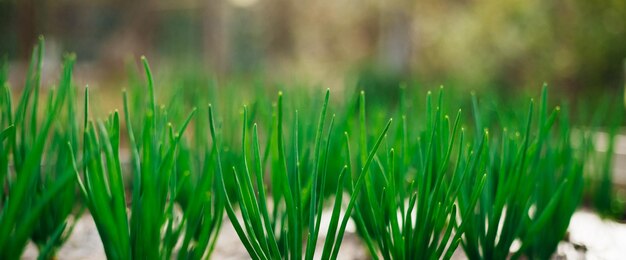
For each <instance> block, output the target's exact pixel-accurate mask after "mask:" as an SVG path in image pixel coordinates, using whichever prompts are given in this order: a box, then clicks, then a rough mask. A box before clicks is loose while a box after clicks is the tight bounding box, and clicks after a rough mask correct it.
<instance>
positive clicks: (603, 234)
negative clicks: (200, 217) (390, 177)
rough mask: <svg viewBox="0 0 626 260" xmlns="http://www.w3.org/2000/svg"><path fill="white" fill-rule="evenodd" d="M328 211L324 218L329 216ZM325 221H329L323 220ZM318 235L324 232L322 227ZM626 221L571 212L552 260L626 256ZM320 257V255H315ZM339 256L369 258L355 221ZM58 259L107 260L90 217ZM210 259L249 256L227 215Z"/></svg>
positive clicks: (29, 255)
mask: <svg viewBox="0 0 626 260" xmlns="http://www.w3.org/2000/svg"><path fill="white" fill-rule="evenodd" d="M328 213H329V212H325V214H324V218H325V219H327V220H328V219H329V215H328ZM324 223H328V221H325V222H324ZM321 229H322V230H321V231H320V234H324V233H325V227H324V226H322V228H321ZM323 239H324V237H320V240H321V241H319V242H318V246H317V249H316V250H318V251H321V249H322V248H321V247H322V245H323ZM624 242H626V224H620V223H616V222H612V221H605V220H602V219H600V217H598V216H597V215H596V214H594V213H592V212H589V211H584V210H582V211H578V212H576V213H575V214H574V217H573V218H572V221H571V223H570V227H569V241H564V242H561V244H560V245H559V248H558V252H557V254H556V255H555V259H623V257H624V256H626V247H624ZM316 255H318V257H319V254H316ZM36 258H37V248H36V247H35V246H34V245H33V244H32V243H31V244H29V245H28V247H27V249H26V251H25V253H24V255H23V256H22V259H36ZM338 258H339V259H345V260H360V259H369V257H368V252H367V249H366V248H364V245H363V244H362V243H361V241H360V240H359V238H358V236H357V235H356V233H355V227H354V224H352V223H351V224H350V225H348V228H347V230H346V236H345V237H344V241H343V244H342V246H341V250H340V251H339V257H338ZM58 259H67V260H79V259H81V260H82V259H85V260H87V259H89V260H100V259H106V257H105V254H104V249H103V248H102V243H101V241H100V237H99V236H98V231H97V230H96V226H95V224H94V222H93V219H92V218H91V215H88V214H85V215H84V216H83V217H82V218H81V219H80V220H79V221H78V223H77V224H76V227H75V229H74V232H73V233H72V235H71V236H70V238H69V240H68V241H67V243H66V244H65V245H64V246H63V248H62V249H61V250H60V252H59V253H58ZM212 259H225V260H228V259H230V260H235V259H250V257H249V256H248V253H247V252H246V250H245V248H244V247H243V245H242V244H241V242H239V238H238V237H237V234H236V233H235V230H234V229H233V227H232V225H231V224H230V221H229V220H228V218H226V220H225V222H224V224H223V226H222V230H221V232H220V236H219V238H218V240H217V246H216V249H215V251H214V253H213V255H212ZM453 259H465V257H464V255H463V252H462V250H460V249H459V250H457V252H456V253H455V254H454V257H453Z"/></svg>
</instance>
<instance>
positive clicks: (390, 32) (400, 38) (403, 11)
mask: <svg viewBox="0 0 626 260" xmlns="http://www.w3.org/2000/svg"><path fill="white" fill-rule="evenodd" d="M395 3H396V4H390V5H389V6H387V8H384V7H383V8H382V10H381V14H380V34H379V37H380V38H379V45H378V58H379V62H380V63H381V65H382V68H383V69H384V70H385V71H387V72H389V73H392V74H394V75H398V76H399V75H406V74H408V73H409V72H410V65H411V58H412V57H413V56H412V52H413V30H412V28H413V27H412V25H411V23H412V16H411V13H410V12H411V10H410V8H408V7H409V6H410V5H408V4H403V3H404V2H395Z"/></svg>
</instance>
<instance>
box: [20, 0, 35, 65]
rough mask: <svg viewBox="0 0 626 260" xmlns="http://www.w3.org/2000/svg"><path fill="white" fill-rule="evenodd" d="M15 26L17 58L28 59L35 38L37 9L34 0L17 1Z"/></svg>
mask: <svg viewBox="0 0 626 260" xmlns="http://www.w3.org/2000/svg"><path fill="white" fill-rule="evenodd" d="M16 9H17V17H16V19H17V26H18V27H19V29H18V44H17V52H18V55H17V58H18V59H20V60H28V58H29V57H30V53H31V51H32V46H33V44H35V42H36V40H37V34H38V32H37V24H36V20H35V19H36V17H37V16H36V15H37V12H36V11H37V9H36V4H35V0H22V1H17V8H16Z"/></svg>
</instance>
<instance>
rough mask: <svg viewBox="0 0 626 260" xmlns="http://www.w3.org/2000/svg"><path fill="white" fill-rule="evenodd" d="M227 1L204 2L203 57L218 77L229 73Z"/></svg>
mask: <svg viewBox="0 0 626 260" xmlns="http://www.w3.org/2000/svg"><path fill="white" fill-rule="evenodd" d="M224 2H225V1H203V2H202V3H203V7H202V9H203V11H202V13H203V18H202V25H201V26H202V31H203V40H202V42H203V44H202V50H203V56H204V59H205V60H206V61H208V63H209V64H208V65H209V66H210V67H211V69H212V70H213V71H214V72H215V73H217V74H218V75H224V74H225V73H228V71H229V64H230V63H229V60H228V52H229V47H228V46H229V40H228V38H229V37H228V35H227V28H226V27H227V18H228V14H227V12H226V11H227V10H226V6H225V3H224Z"/></svg>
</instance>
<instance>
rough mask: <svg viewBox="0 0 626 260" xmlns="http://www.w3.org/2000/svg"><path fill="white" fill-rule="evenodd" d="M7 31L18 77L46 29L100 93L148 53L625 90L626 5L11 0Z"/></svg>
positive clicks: (5, 42) (50, 47)
mask: <svg viewBox="0 0 626 260" xmlns="http://www.w3.org/2000/svg"><path fill="white" fill-rule="evenodd" d="M0 35H1V37H2V40H1V41H0V55H5V54H6V55H7V57H8V59H9V61H10V63H11V75H12V76H11V78H12V80H11V81H12V82H20V79H23V78H24V77H23V73H22V71H24V70H25V68H26V64H27V61H28V59H29V57H30V52H31V50H32V46H33V44H34V43H35V42H36V38H37V36H38V35H45V37H46V57H48V58H49V60H50V61H51V62H47V63H46V66H47V67H48V68H52V69H51V70H54V65H55V64H58V63H60V62H59V61H60V57H61V55H62V54H63V53H64V52H66V51H71V52H75V53H76V54H77V56H78V67H77V73H76V77H77V78H79V79H80V80H79V83H80V82H81V81H83V83H89V84H90V85H92V84H95V85H100V86H109V85H111V86H115V85H116V84H117V82H119V80H122V79H124V77H125V76H126V73H125V67H126V65H127V64H128V63H129V62H131V63H132V62H133V61H135V62H136V60H137V58H138V57H139V56H140V55H146V56H147V57H148V58H149V59H150V60H151V62H152V64H153V67H155V70H157V73H159V72H163V73H165V72H167V71H174V68H175V69H176V70H178V71H182V70H191V71H196V72H197V73H203V74H206V75H210V77H214V78H217V79H231V78H237V79H256V78H263V79H265V80H270V81H273V82H283V83H289V82H300V83H302V82H304V83H307V84H313V85H321V86H324V87H340V86H342V85H345V84H361V85H363V88H366V89H367V88H376V89H385V88H388V87H391V86H397V85H398V83H399V82H415V83H418V84H421V85H424V86H429V87H432V86H437V85H440V84H444V85H446V86H450V85H452V86H454V87H461V88H468V89H478V90H480V89H485V88H489V89H491V90H492V91H493V90H495V91H499V92H503V93H506V92H508V91H509V90H510V89H512V88H517V89H519V88H526V87H531V88H534V89H538V88H539V87H540V86H541V84H542V83H543V82H549V83H550V84H551V85H552V86H553V88H557V89H560V90H562V91H561V92H562V93H579V94H596V93H602V92H606V91H611V90H616V89H622V88H623V86H624V74H625V58H626V1H624V0H553V1H544V0H482V1H472V0H443V1H442V0H421V1H406V0H387V1H382V0H316V1H293V0H204V1H200V0H179V1H172V0H160V1H146V0H137V1H122V0H107V1H104V0H93V1H79V0H61V1H43V0H21V1H16V0H0ZM52 75H57V74H56V73H54V74H52ZM44 79H45V77H44Z"/></svg>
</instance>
